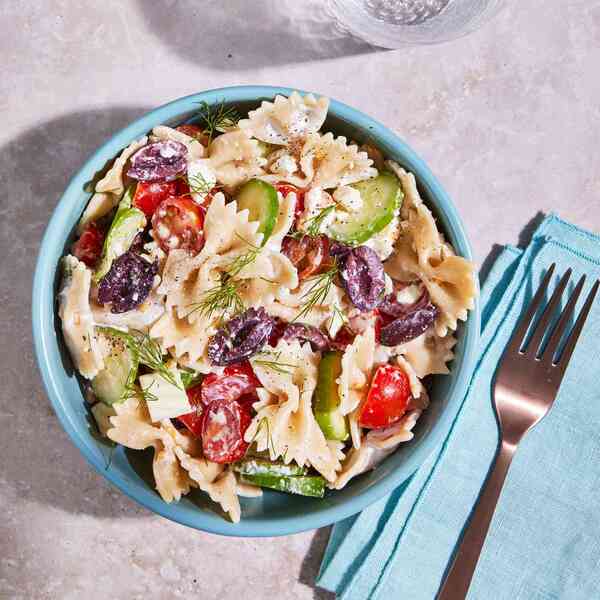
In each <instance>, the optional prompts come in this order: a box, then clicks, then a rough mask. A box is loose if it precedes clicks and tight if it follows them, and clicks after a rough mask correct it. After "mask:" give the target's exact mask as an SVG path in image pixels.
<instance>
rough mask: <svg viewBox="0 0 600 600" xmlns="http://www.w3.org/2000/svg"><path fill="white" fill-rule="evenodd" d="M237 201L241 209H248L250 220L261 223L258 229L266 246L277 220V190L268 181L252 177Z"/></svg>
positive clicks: (243, 187) (241, 190)
mask: <svg viewBox="0 0 600 600" xmlns="http://www.w3.org/2000/svg"><path fill="white" fill-rule="evenodd" d="M236 202H237V206H238V209H239V210H243V209H244V208H247V209H248V211H249V212H250V217H249V220H250V221H258V222H259V223H260V226H259V228H258V231H259V232H260V233H262V234H263V241H262V243H263V246H264V244H265V242H266V241H267V240H268V239H269V237H270V235H271V233H272V232H273V228H274V227H275V223H276V222H277V213H278V211H279V202H278V201H277V190H276V189H275V188H274V187H273V186H272V185H271V184H270V183H267V182H266V181H261V180H260V179H251V180H250V181H248V182H247V183H245V184H244V185H243V186H242V187H241V188H240V191H239V192H238V196H237V198H236Z"/></svg>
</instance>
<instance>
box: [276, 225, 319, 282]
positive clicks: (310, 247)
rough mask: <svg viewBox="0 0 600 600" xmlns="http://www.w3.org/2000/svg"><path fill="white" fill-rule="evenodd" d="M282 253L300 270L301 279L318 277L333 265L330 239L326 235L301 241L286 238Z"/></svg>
mask: <svg viewBox="0 0 600 600" xmlns="http://www.w3.org/2000/svg"><path fill="white" fill-rule="evenodd" d="M281 251H282V252H283V253H284V254H285V255H286V256H287V257H288V258H289V259H290V260H291V261H292V264H293V265H294V266H295V267H296V269H298V277H299V279H306V278H308V277H311V276H312V275H317V274H319V273H320V272H322V271H324V270H325V269H327V268H328V267H329V266H330V265H331V260H330V256H329V238H328V237H327V236H326V235H319V236H317V237H311V236H310V235H305V236H303V237H302V238H300V239H295V238H293V237H291V236H286V237H285V238H284V239H283V244H282V246H281Z"/></svg>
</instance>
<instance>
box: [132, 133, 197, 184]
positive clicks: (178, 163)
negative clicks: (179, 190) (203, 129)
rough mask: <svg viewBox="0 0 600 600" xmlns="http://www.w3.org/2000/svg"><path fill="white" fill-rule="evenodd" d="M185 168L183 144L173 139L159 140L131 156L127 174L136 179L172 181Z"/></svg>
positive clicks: (185, 157)
mask: <svg viewBox="0 0 600 600" xmlns="http://www.w3.org/2000/svg"><path fill="white" fill-rule="evenodd" d="M186 169H187V148H186V147H185V145H184V144H182V143H181V142H176V141H174V140H161V141H160V142H153V143H152V144H148V145H147V146H144V147H143V148H140V149H139V150H138V151H137V152H136V153H135V154H134V155H133V156H132V157H131V166H130V167H129V170H128V171H127V175H128V176H129V177H131V178H132V179H137V180H138V181H172V180H173V179H176V178H177V176H178V175H179V174H181V173H183V172H184V171H185V170H186Z"/></svg>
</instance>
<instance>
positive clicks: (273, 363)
mask: <svg viewBox="0 0 600 600" xmlns="http://www.w3.org/2000/svg"><path fill="white" fill-rule="evenodd" d="M261 355H262V356H272V357H273V360H266V359H265V360H262V359H260V360H253V361H252V362H253V363H254V364H257V365H260V366H261V367H265V368H266V369H271V370H272V371H275V372H276V373H281V374H282V375H292V374H293V372H294V371H293V369H297V368H298V365H295V364H291V363H284V362H280V361H279V359H280V358H281V351H279V352H260V353H259V356H261ZM290 369H291V370H290Z"/></svg>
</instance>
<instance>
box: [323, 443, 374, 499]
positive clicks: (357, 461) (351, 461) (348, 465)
mask: <svg viewBox="0 0 600 600" xmlns="http://www.w3.org/2000/svg"><path fill="white" fill-rule="evenodd" d="M374 454H375V448H373V447H371V446H367V445H366V444H361V445H360V447H358V448H356V447H352V448H350V450H349V452H348V455H347V456H346V460H345V461H344V463H343V465H342V469H341V470H340V472H339V473H338V475H337V477H336V479H335V480H334V481H333V483H332V484H331V486H330V487H331V488H332V489H334V490H341V489H342V488H343V487H345V485H346V484H347V483H348V482H349V481H350V480H351V479H352V478H353V477H356V476H357V475H360V474H361V473H364V472H365V471H366V470H368V468H369V466H370V463H371V461H372V457H373V455H374Z"/></svg>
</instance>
